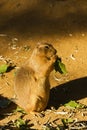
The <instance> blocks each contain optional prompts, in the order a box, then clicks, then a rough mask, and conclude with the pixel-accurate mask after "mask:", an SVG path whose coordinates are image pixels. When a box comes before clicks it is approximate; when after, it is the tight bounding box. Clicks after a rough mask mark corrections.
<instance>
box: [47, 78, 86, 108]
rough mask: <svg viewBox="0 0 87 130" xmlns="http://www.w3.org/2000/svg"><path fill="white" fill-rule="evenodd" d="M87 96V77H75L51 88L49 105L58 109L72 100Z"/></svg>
mask: <svg viewBox="0 0 87 130" xmlns="http://www.w3.org/2000/svg"><path fill="white" fill-rule="evenodd" d="M85 97H87V77H83V78H79V79H75V80H72V81H69V82H67V83H64V84H61V85H59V86H56V87H54V88H52V89H51V91H50V99H49V103H48V107H51V106H54V107H55V108H56V109H57V108H58V107H59V106H60V104H65V103H66V102H68V101H70V100H80V99H82V98H85Z"/></svg>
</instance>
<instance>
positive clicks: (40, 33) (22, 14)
mask: <svg viewBox="0 0 87 130" xmlns="http://www.w3.org/2000/svg"><path fill="white" fill-rule="evenodd" d="M38 42H48V43H51V44H53V46H54V47H55V48H56V49H57V53H58V56H60V57H61V58H62V61H63V63H64V64H65V65H66V68H67V71H68V73H67V74H66V75H61V74H59V73H55V72H54V71H53V72H52V73H51V75H50V83H51V94H50V100H49V103H48V107H47V109H46V110H45V111H44V116H43V117H41V116H35V115H31V114H29V115H26V116H24V119H29V120H30V124H33V127H32V129H33V128H34V129H41V128H42V127H43V124H46V123H47V121H48V120H49V122H51V123H52V122H53V121H54V120H55V122H56V123H57V125H58V124H61V119H63V118H69V117H70V111H71V109H67V108H65V107H64V104H65V103H66V102H68V101H70V100H75V101H79V102H80V103H82V104H84V105H87V1H86V0H84V1H82V0H79V1H77V0H71V1H70V0H47V1H45V0H34V1H33V0H31V1H30V2H29V1H28V0H25V1H23V0H20V1H19V0H13V1H11V0H8V2H7V1H6V0H1V1H0V64H3V63H4V62H5V61H6V60H7V61H11V62H12V63H13V64H14V65H16V67H19V66H21V65H22V64H23V63H24V62H25V61H26V60H27V59H28V58H29V56H30V55H31V53H32V50H33V48H34V46H35V45H36V44H37V43H38ZM14 73H15V68H14V69H13V70H11V71H9V72H8V73H5V76H4V77H3V78H2V77H0V101H1V100H3V99H4V97H6V98H8V99H11V98H13V97H14V89H13V83H14ZM61 104H62V105H61ZM16 107H17V106H16V105H15V104H13V103H12V104H10V105H9V106H8V107H6V108H0V113H1V114H3V115H6V116H4V117H3V118H0V126H5V124H6V123H8V122H9V121H10V120H16V119H17V118H19V116H20V113H18V112H17V113H16V114H12V115H10V114H9V115H8V113H12V111H13V110H15V109H16ZM53 108H55V109H53ZM60 111H61V112H63V111H65V112H69V113H68V114H65V115H61V114H58V113H57V112H60ZM72 111H73V113H74V114H72V115H71V118H73V119H77V120H78V121H84V120H85V121H87V112H86V110H83V109H81V110H77V109H76V110H75V111H74V110H72ZM83 113H85V116H83ZM7 115H8V116H7ZM9 129H10V128H9Z"/></svg>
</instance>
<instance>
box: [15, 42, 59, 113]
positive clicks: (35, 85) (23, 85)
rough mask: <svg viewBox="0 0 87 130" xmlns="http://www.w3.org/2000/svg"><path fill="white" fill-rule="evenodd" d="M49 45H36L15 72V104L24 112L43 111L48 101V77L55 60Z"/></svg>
mask: <svg viewBox="0 0 87 130" xmlns="http://www.w3.org/2000/svg"><path fill="white" fill-rule="evenodd" d="M56 52H57V51H56V50H55V49H54V47H53V46H52V45H51V44H48V43H41V44H38V45H37V46H36V47H35V49H34V50H33V52H32V54H31V57H30V58H29V59H28V60H27V62H26V63H25V64H24V65H23V66H22V67H21V68H20V69H19V70H18V71H17V74H16V76H15V85H14V90H15V94H16V96H17V100H16V103H17V104H18V105H19V106H20V107H21V108H23V109H24V110H25V111H26V112H40V111H43V110H44V109H45V108H46V106H47V103H48V100H49V93H50V83H49V75H50V72H51V71H52V70H53V68H54V62H55V61H56V59H57V55H56Z"/></svg>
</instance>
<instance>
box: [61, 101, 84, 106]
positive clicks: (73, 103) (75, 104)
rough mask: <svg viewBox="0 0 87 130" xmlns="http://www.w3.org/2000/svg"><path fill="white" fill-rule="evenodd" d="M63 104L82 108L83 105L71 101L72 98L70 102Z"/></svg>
mask: <svg viewBox="0 0 87 130" xmlns="http://www.w3.org/2000/svg"><path fill="white" fill-rule="evenodd" d="M64 106H66V107H70V108H83V107H84V105H82V104H80V103H77V102H75V101H72V100H71V101H70V102H68V103H66V104H64Z"/></svg>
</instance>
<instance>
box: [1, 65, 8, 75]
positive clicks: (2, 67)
mask: <svg viewBox="0 0 87 130" xmlns="http://www.w3.org/2000/svg"><path fill="white" fill-rule="evenodd" d="M7 69H8V65H7V64H3V65H1V66H0V74H2V73H5V72H6V71H7Z"/></svg>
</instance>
